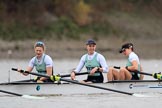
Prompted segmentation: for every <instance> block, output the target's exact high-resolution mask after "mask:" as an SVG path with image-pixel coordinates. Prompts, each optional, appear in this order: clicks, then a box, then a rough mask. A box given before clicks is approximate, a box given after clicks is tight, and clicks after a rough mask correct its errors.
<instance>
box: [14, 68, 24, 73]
mask: <svg viewBox="0 0 162 108" xmlns="http://www.w3.org/2000/svg"><path fill="white" fill-rule="evenodd" d="M12 70H13V71H18V69H16V68H12ZM20 72H22V73H23V72H25V71H24V70H20Z"/></svg>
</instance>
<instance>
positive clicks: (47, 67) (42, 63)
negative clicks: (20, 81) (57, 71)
mask: <svg viewBox="0 0 162 108" xmlns="http://www.w3.org/2000/svg"><path fill="white" fill-rule="evenodd" d="M34 51H35V54H36V55H35V56H34V57H33V58H32V59H31V60H30V62H29V65H28V67H27V70H26V71H28V72H31V71H32V70H33V68H34V67H35V68H36V70H37V72H38V73H40V74H47V75H49V76H51V75H53V60H52V58H51V57H50V56H49V55H47V54H45V44H44V43H43V42H41V41H38V42H36V43H35V45H34ZM20 70H21V69H18V71H19V72H20ZM23 75H28V74H27V73H23ZM35 81H36V82H49V81H51V80H50V79H48V78H45V77H37V78H35Z"/></svg>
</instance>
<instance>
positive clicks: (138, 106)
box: [0, 60, 162, 108]
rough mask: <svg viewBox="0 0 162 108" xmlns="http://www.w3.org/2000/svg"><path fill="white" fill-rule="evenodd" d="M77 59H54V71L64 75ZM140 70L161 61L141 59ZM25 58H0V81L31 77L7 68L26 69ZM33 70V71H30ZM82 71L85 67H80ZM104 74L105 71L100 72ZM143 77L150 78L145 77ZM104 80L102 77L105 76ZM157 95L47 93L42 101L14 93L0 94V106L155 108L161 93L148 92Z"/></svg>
mask: <svg viewBox="0 0 162 108" xmlns="http://www.w3.org/2000/svg"><path fill="white" fill-rule="evenodd" d="M78 62H79V61H78V60H55V61H54V65H55V66H56V67H55V68H54V71H55V74H58V73H60V74H68V73H70V71H71V70H72V69H73V68H74V67H76V65H77V64H78ZM107 62H108V64H109V66H124V64H125V60H120V61H118V60H110V61H107ZM141 63H142V65H143V70H144V72H147V73H153V72H160V71H162V60H141ZM27 64H28V61H27V60H10V61H9V60H8V61H6V60H1V61H0V66H1V76H0V79H1V81H0V82H8V81H14V80H21V79H29V78H32V77H33V76H30V75H29V76H23V75H21V74H19V73H17V72H14V71H11V70H10V69H11V68H13V67H14V68H17V67H20V68H22V69H26V66H27ZM34 71H35V70H33V72H34ZM83 71H85V69H83ZM104 75H106V74H104ZM9 76H10V77H9ZM84 78H85V76H79V77H77V79H79V80H81V79H84ZM145 79H153V78H152V77H150V76H145ZM105 81H106V77H105ZM152 95H153V96H157V97H149V98H137V97H134V96H128V95H124V94H119V93H114V94H94V95H64V96H51V97H47V98H46V99H43V100H33V99H24V98H21V97H16V96H2V97H0V108H9V107H12V108H29V107H30V108H37V107H40V108H47V107H58V108H74V107H76V108H83V107H84V108H91V107H93V108H101V107H102V108H129V107H131V108H142V107H145V108H152V107H154V108H159V107H160V106H161V105H162V102H161V101H162V94H152Z"/></svg>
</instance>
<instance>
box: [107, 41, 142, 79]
mask: <svg viewBox="0 0 162 108" xmlns="http://www.w3.org/2000/svg"><path fill="white" fill-rule="evenodd" d="M119 53H123V54H124V55H125V56H127V57H128V60H127V64H126V67H121V68H120V69H119V72H118V70H117V69H115V68H113V67H111V68H110V69H109V72H108V74H107V78H108V81H112V80H142V79H143V75H141V74H138V73H137V72H136V70H138V71H141V70H142V67H141V64H140V60H139V57H138V55H137V54H136V53H135V52H134V47H133V44H132V43H126V44H124V45H122V48H121V49H120V51H119Z"/></svg>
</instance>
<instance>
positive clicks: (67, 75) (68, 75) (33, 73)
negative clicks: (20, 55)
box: [12, 68, 88, 77]
mask: <svg viewBox="0 0 162 108" xmlns="http://www.w3.org/2000/svg"><path fill="white" fill-rule="evenodd" d="M12 70H14V71H18V69H16V68H12ZM20 72H22V73H28V74H32V75H36V76H37V74H36V73H35V72H29V71H25V70H20ZM85 74H88V72H82V73H75V75H85ZM40 75H41V74H40ZM59 76H60V77H70V74H66V75H59ZM40 77H44V76H40Z"/></svg>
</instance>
